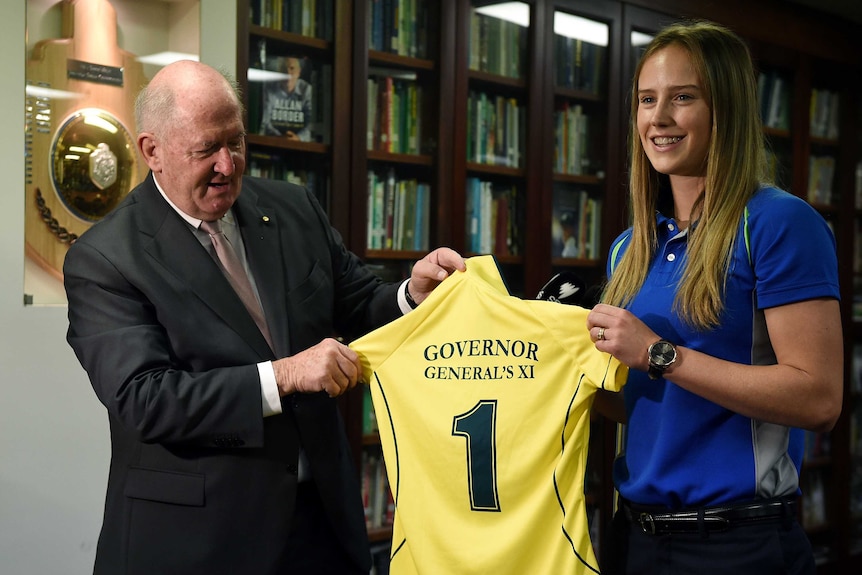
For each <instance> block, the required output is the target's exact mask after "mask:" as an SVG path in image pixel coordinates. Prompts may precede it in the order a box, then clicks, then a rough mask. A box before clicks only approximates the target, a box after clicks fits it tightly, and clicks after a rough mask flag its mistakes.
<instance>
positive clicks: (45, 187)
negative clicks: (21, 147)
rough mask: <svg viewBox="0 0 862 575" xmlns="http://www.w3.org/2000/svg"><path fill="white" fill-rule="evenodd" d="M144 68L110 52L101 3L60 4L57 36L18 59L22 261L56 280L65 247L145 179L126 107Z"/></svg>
mask: <svg viewBox="0 0 862 575" xmlns="http://www.w3.org/2000/svg"><path fill="white" fill-rule="evenodd" d="M145 83H146V77H145V76H144V72H143V65H142V64H141V63H140V62H138V61H137V59H136V57H135V55H134V54H132V53H130V52H127V51H125V50H121V49H120V48H119V47H118V46H117V15H116V11H115V10H114V8H113V6H111V4H110V2H108V1H107V0H63V1H62V38H57V39H49V40H42V41H41V42H39V43H38V44H36V45H35V47H34V48H33V53H32V55H31V58H30V60H29V61H28V62H27V84H28V93H27V99H26V110H25V114H26V116H25V117H26V134H25V142H26V146H27V155H26V162H27V182H26V194H27V197H26V202H25V205H26V221H25V226H24V230H25V236H26V247H27V256H28V257H29V258H31V259H32V260H34V261H35V262H36V263H38V264H39V265H41V266H42V267H44V268H45V269H46V270H48V271H49V272H50V273H52V274H53V275H55V276H57V277H58V278H62V270H63V259H64V258H65V257H66V250H67V249H68V246H69V244H70V243H72V242H74V241H75V239H77V238H78V236H80V235H81V234H83V233H84V232H85V231H86V230H87V229H88V228H89V227H90V226H91V225H93V223H95V222H97V221H99V220H100V219H101V218H103V217H104V216H105V214H107V213H108V212H109V211H110V210H111V209H112V208H113V207H114V206H116V205H117V203H118V202H119V201H120V200H121V199H122V198H123V197H125V195H126V194H128V193H129V191H130V190H131V189H132V187H133V186H134V185H135V184H137V183H138V182H139V181H141V180H143V178H144V177H145V176H146V164H145V163H144V162H143V161H142V160H141V159H140V158H139V157H138V154H137V147H136V145H135V138H134V136H133V135H132V133H130V130H132V129H133V128H134V100H135V96H136V95H137V92H138V91H139V90H140V88H141V87H142V86H143V85H144V84H145Z"/></svg>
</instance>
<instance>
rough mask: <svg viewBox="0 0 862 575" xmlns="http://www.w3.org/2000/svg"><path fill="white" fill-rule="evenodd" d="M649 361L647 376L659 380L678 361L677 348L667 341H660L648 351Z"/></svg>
mask: <svg viewBox="0 0 862 575" xmlns="http://www.w3.org/2000/svg"><path fill="white" fill-rule="evenodd" d="M647 358H648V359H649V370H648V371H647V375H649V377H650V379H658V378H660V377H661V376H662V375H664V372H665V371H667V368H669V367H670V366H671V365H673V362H675V361H676V346H675V345H674V344H672V343H671V342H669V341H668V340H666V339H660V340H658V341H657V342H655V343H654V344H652V345H651V346H649V350H648V351H647Z"/></svg>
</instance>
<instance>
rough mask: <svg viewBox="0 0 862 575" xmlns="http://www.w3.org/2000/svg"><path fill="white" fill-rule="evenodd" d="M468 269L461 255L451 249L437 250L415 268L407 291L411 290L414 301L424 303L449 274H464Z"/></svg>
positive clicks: (420, 261)
mask: <svg viewBox="0 0 862 575" xmlns="http://www.w3.org/2000/svg"><path fill="white" fill-rule="evenodd" d="M466 269H467V266H466V265H465V264H464V258H462V257H461V254H459V253H458V252H456V251H454V250H451V249H449V248H437V249H436V250H434V251H433V252H431V253H429V254H428V255H427V256H425V257H424V258H422V259H421V260H419V261H418V262H416V264H415V265H414V266H413V272H412V273H411V274H410V283H408V284H407V289H408V290H410V295H411V297H413V301H415V302H416V303H417V304H419V303H422V300H424V299H425V298H426V297H428V295H429V294H430V293H431V292H432V291H434V288H436V287H437V286H438V285H440V282H442V281H443V280H445V279H446V278H447V277H449V274H451V273H453V272H454V271H455V270H459V271H462V272H463V271H464V270H466Z"/></svg>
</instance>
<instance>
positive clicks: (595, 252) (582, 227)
mask: <svg viewBox="0 0 862 575" xmlns="http://www.w3.org/2000/svg"><path fill="white" fill-rule="evenodd" d="M601 221H602V201H601V200H599V199H597V198H594V197H592V196H591V195H590V193H589V192H588V191H587V190H583V189H575V188H572V187H571V186H567V185H561V184H558V185H555V186H554V208H553V214H552V218H551V236H552V244H551V256H552V257H557V258H559V257H562V258H577V259H590V260H593V259H597V258H598V257H599V247H600V246H599V233H600V231H601Z"/></svg>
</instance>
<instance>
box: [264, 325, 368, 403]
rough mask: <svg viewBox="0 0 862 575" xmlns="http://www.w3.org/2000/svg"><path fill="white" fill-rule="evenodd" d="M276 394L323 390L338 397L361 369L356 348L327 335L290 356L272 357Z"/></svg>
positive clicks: (354, 383)
mask: <svg viewBox="0 0 862 575" xmlns="http://www.w3.org/2000/svg"><path fill="white" fill-rule="evenodd" d="M272 367H273V369H274V370H275V381H276V383H277V384H278V392H279V395H282V396H284V395H287V394H289V393H317V392H319V391H325V392H326V393H327V395H329V397H338V396H339V395H341V394H342V393H344V392H345V391H347V390H349V389H352V388H353V387H354V386H355V385H356V382H357V381H358V380H359V376H360V374H361V373H362V366H361V364H360V363H359V356H358V355H357V353H356V352H355V351H353V350H352V349H350V348H349V347H347V346H346V345H344V344H342V343H339V342H337V341H336V340H334V339H331V338H327V339H325V340H323V341H321V342H320V343H318V344H317V345H315V346H314V347H310V348H308V349H306V350H305V351H303V352H300V353H298V354H296V355H294V356H291V357H285V358H283V359H279V360H278V361H274V362H273V363H272Z"/></svg>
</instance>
